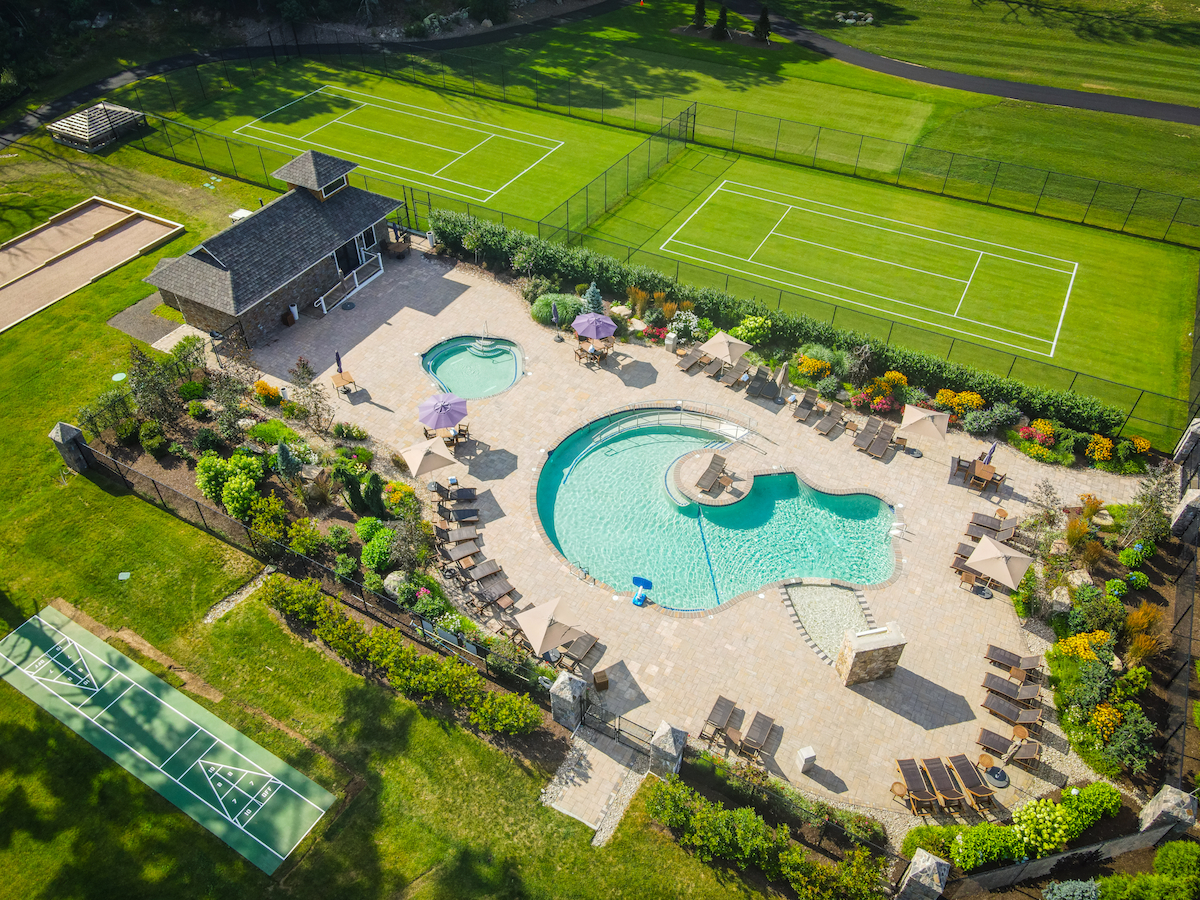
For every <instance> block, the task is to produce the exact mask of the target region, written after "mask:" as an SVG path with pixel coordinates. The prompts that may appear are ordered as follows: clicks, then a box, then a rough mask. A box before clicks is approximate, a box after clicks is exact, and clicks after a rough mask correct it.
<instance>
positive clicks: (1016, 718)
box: [980, 692, 1042, 728]
mask: <svg viewBox="0 0 1200 900" xmlns="http://www.w3.org/2000/svg"><path fill="white" fill-rule="evenodd" d="M980 706H982V707H983V708H984V709H986V710H987V711H988V712H990V713H991V714H992V715H994V716H998V717H999V718H1001V719H1003V720H1004V721H1005V722H1007V723H1008V724H1010V725H1024V726H1025V727H1027V728H1028V727H1030V726H1034V727H1036V726H1038V725H1040V724H1041V722H1042V711H1041V710H1040V709H1028V708H1026V707H1024V706H1017V704H1015V703H1012V702H1010V701H1008V700H1005V699H1004V698H1003V697H1001V696H1000V695H999V694H993V693H990V692H989V693H988V695H987V696H986V697H984V698H983V703H981V704H980Z"/></svg>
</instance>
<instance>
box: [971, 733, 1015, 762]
mask: <svg viewBox="0 0 1200 900" xmlns="http://www.w3.org/2000/svg"><path fill="white" fill-rule="evenodd" d="M975 743H977V744H978V745H979V746H980V747H982V748H983V749H984V750H986V751H987V752H988V753H991V754H992V755H993V756H1004V754H1006V753H1008V751H1009V750H1011V749H1012V745H1013V742H1012V741H1010V740H1009V739H1008V738H1006V737H1001V736H1000V735H998V734H996V732H994V731H988V730H987V729H986V728H980V729H979V737H977V738H975Z"/></svg>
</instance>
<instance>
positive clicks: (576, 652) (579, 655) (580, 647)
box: [562, 632, 596, 669]
mask: <svg viewBox="0 0 1200 900" xmlns="http://www.w3.org/2000/svg"><path fill="white" fill-rule="evenodd" d="M595 646H596V638H595V637H594V636H593V635H590V634H587V633H586V632H585V633H584V634H581V635H580V636H579V637H577V638H575V640H573V641H571V645H570V646H569V647H567V649H566V651H565V652H564V653H563V655H562V659H564V660H566V663H565V666H566V668H568V669H573V668H574V667H575V666H577V665H579V664H580V663H582V662H583V658H584V657H585V656H587V655H588V652H589V651H590V650H591V649H592V648H593V647H595Z"/></svg>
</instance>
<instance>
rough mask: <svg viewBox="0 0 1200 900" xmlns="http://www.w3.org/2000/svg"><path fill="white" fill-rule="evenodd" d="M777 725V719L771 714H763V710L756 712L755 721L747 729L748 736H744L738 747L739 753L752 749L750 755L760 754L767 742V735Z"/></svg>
mask: <svg viewBox="0 0 1200 900" xmlns="http://www.w3.org/2000/svg"><path fill="white" fill-rule="evenodd" d="M774 726H775V720H774V719H772V718H771V717H770V716H767V715H763V714H762V713H761V712H756V713H755V714H754V721H753V722H751V723H750V727H749V728H748V729H747V730H746V736H745V737H744V738H742V744H741V746H740V747H739V748H738V753H741V754H745V753H746V751H747V750H749V751H750V753H749V754H747V755H749V756H752V757H753V756H758V753H759V751H760V750H762V748H763V744H765V743H766V742H767V735H769V734H770V733H771V729H772V728H773V727H774Z"/></svg>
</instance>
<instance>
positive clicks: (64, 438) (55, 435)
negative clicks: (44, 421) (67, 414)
mask: <svg viewBox="0 0 1200 900" xmlns="http://www.w3.org/2000/svg"><path fill="white" fill-rule="evenodd" d="M50 440H52V441H53V442H54V447H55V449H57V450H58V455H59V456H61V457H62V458H63V462H64V463H66V464H67V466H68V467H70V468H72V469H74V470H75V471H76V472H82V471H83V470H84V469H86V468H87V467H88V464H87V460H86V459H84V458H83V452H82V451H81V450H80V449H79V445H80V444H82V443H84V440H83V432H82V431H80V430H79V429H78V428H76V427H75V426H74V425H71V424H69V423H67V422H59V423H58V424H57V425H55V426H54V430H53V431H51V432H50Z"/></svg>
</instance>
